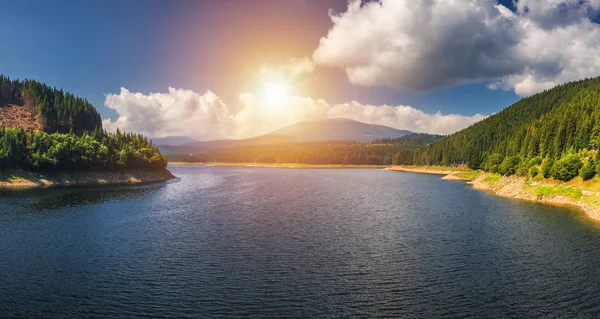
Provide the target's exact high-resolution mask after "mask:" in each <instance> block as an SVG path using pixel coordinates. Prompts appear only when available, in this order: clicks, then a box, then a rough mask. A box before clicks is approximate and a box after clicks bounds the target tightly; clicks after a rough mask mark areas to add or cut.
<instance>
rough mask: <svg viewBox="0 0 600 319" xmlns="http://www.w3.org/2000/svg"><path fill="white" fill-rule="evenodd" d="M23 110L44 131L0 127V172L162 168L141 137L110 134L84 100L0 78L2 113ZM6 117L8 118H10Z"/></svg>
mask: <svg viewBox="0 0 600 319" xmlns="http://www.w3.org/2000/svg"><path fill="white" fill-rule="evenodd" d="M10 105H22V106H25V107H27V108H30V109H31V111H32V112H35V113H36V115H37V116H38V118H39V119H40V120H41V122H42V123H41V124H42V125H41V127H42V129H41V130H39V131H33V130H31V131H25V130H23V129H22V128H19V127H0V169H15V168H17V169H29V170H39V171H51V170H73V169H77V170H119V169H130V168H142V169H160V168H164V167H165V166H166V165H167V159H166V157H165V156H163V155H162V154H161V153H160V151H159V150H158V148H156V147H155V146H154V145H152V142H151V141H149V140H148V139H146V137H144V136H142V135H140V134H133V133H121V132H120V131H118V130H117V132H116V133H108V132H106V131H104V130H103V129H102V121H101V119H100V115H99V113H98V112H97V111H96V109H95V108H94V106H92V105H91V104H90V103H89V102H88V101H87V100H85V99H82V98H79V97H76V96H74V95H73V94H70V93H65V92H63V90H62V89H56V88H51V87H49V86H47V85H46V84H42V83H40V82H37V81H33V80H24V81H19V80H11V79H9V78H8V77H5V76H3V75H0V108H1V107H5V106H10ZM9 115H10V114H9Z"/></svg>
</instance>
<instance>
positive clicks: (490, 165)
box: [486, 153, 503, 173]
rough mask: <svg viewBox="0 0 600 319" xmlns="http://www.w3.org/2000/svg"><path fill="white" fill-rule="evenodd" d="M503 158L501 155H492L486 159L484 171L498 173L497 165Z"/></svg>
mask: <svg viewBox="0 0 600 319" xmlns="http://www.w3.org/2000/svg"><path fill="white" fill-rule="evenodd" d="M502 159H503V156H502V154H498V153H494V154H492V155H490V157H488V160H487V164H486V170H488V171H490V172H492V173H498V165H500V163H502Z"/></svg>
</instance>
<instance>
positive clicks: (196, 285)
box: [0, 167, 600, 318]
mask: <svg viewBox="0 0 600 319" xmlns="http://www.w3.org/2000/svg"><path fill="white" fill-rule="evenodd" d="M171 171H172V172H173V173H174V174H175V175H176V176H179V177H180V180H179V181H177V182H169V183H163V184H160V185H153V186H144V187H114V188H96V189H90V188H88V189H54V190H38V191H26V192H8V193H2V194H1V195H0V317H28V318H29V317H36V318H40V317H49V318H81V317H113V318H114V317H125V318H134V317H152V316H154V317H173V318H184V317H189V318H198V317H201V318H232V317H236V318H271V317H292V318H348V317H355V318H361V317H363V318H383V317H400V318H436V317H437V318H458V317H465V318H469V317H471V318H499V317H518V318H544V317H569V318H573V317H579V318H588V317H589V318H594V317H596V318H597V317H598V316H600V227H599V226H598V225H597V224H596V223H594V222H592V221H590V220H589V219H587V218H586V217H585V215H584V214H583V213H581V212H579V211H577V210H576V209H572V208H567V207H553V206H546V205H542V204H535V203H529V202H523V201H516V200H511V199H505V198H500V197H496V196H494V195H491V194H488V193H485V192H481V191H476V190H473V189H471V187H470V186H468V185H465V184H463V183H461V182H458V181H444V180H440V179H439V176H432V175H419V174H413V173H401V172H389V171H383V170H377V169H276V168H234V167H171Z"/></svg>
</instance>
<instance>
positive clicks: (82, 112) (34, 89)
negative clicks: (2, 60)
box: [0, 75, 102, 134]
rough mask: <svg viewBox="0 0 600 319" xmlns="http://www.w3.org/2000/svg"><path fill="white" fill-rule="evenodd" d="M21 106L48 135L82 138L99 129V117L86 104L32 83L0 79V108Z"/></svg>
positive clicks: (71, 96) (0, 76)
mask: <svg viewBox="0 0 600 319" xmlns="http://www.w3.org/2000/svg"><path fill="white" fill-rule="evenodd" d="M10 104H14V105H24V106H26V107H28V108H30V109H31V110H32V112H35V114H37V116H38V117H39V118H40V120H41V122H42V123H41V124H42V130H43V131H45V132H48V133H54V132H60V133H67V132H71V131H72V132H74V133H76V134H81V133H83V132H84V131H88V132H91V131H92V130H94V129H95V128H97V127H102V120H101V118H100V114H99V113H98V112H97V111H96V109H95V108H94V106H93V105H92V104H90V103H89V102H88V101H87V100H85V99H82V98H80V97H76V96H74V95H73V94H70V93H65V92H63V90H62V89H56V88H51V87H49V86H48V85H46V84H43V83H40V82H37V81H33V80H24V81H20V80H11V79H10V78H8V77H6V76H4V75H0V107H2V106H4V105H10Z"/></svg>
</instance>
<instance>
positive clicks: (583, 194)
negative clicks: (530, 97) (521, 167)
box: [387, 166, 600, 221]
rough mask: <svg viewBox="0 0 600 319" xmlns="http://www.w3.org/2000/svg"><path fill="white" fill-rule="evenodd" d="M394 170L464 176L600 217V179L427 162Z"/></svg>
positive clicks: (502, 192)
mask: <svg viewBox="0 0 600 319" xmlns="http://www.w3.org/2000/svg"><path fill="white" fill-rule="evenodd" d="M387 169H388V170H393V171H406V172H414V173H427V174H439V175H444V177H443V179H458V180H464V181H466V182H467V183H468V184H471V185H472V186H473V188H475V189H479V190H485V191H489V192H492V193H494V194H496V195H499V196H503V197H510V198H516V199H522V200H528V201H535V202H541V203H547V204H555V205H572V206H577V207H579V208H581V209H582V210H583V211H584V212H585V213H586V214H587V215H588V216H589V217H590V218H592V219H594V220H597V221H600V179H598V178H594V179H592V180H589V181H583V180H581V178H579V177H578V178H576V179H574V180H572V181H569V182H560V181H557V180H553V179H544V178H539V177H536V178H531V177H519V176H501V175H499V174H492V173H487V172H481V171H469V170H462V169H458V170H457V169H455V168H450V167H448V168H439V167H432V168H431V169H428V168H427V167H426V166H420V167H410V166H409V167H405V166H394V167H390V168H387Z"/></svg>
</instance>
